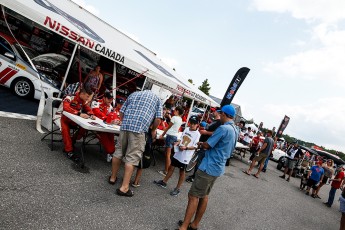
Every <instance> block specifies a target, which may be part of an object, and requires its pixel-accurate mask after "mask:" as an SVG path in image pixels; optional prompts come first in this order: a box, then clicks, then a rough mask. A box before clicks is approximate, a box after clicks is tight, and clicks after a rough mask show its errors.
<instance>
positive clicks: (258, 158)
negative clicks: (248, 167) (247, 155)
mask: <svg viewBox="0 0 345 230" xmlns="http://www.w3.org/2000/svg"><path fill="white" fill-rule="evenodd" d="M266 158H267V154H264V153H260V154H259V156H255V157H254V159H253V160H254V161H257V162H259V164H261V163H263V162H264V161H265V160H266Z"/></svg>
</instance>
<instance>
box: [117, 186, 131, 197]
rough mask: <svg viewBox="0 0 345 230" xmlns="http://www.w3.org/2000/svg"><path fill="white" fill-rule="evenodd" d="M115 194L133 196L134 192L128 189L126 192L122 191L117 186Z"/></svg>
mask: <svg viewBox="0 0 345 230" xmlns="http://www.w3.org/2000/svg"><path fill="white" fill-rule="evenodd" d="M116 194H117V195H119V196H127V197H132V196H134V193H133V191H132V190H130V189H128V191H127V192H122V191H121V190H120V189H119V188H118V189H116Z"/></svg>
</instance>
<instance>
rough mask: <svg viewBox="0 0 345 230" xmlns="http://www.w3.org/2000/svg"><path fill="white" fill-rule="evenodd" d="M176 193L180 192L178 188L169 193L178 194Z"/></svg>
mask: <svg viewBox="0 0 345 230" xmlns="http://www.w3.org/2000/svg"><path fill="white" fill-rule="evenodd" d="M178 194H180V189H178V188H174V190H172V191H171V192H170V195H172V196H178Z"/></svg>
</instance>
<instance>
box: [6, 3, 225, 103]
mask: <svg viewBox="0 0 345 230" xmlns="http://www.w3.org/2000/svg"><path fill="white" fill-rule="evenodd" d="M1 2H2V3H1V4H3V5H4V6H5V7H7V8H9V9H11V10H13V11H15V12H17V13H19V14H21V15H23V16H25V17H27V18H29V19H31V20H33V21H34V22H36V23H38V24H39V25H41V26H43V27H44V28H46V29H48V30H50V31H53V32H56V33H58V34H59V35H61V36H63V37H64V38H66V39H69V40H70V41H72V42H75V43H79V44H80V45H82V46H83V47H85V48H87V49H90V50H92V51H93V52H95V53H97V54H99V55H102V56H104V57H107V58H109V59H110V60H113V61H115V62H117V63H120V64H122V65H124V66H126V67H128V68H131V69H133V70H134V71H136V72H139V73H141V72H144V71H146V70H148V72H146V73H145V76H147V77H148V78H149V80H150V81H151V82H153V83H156V84H158V85H161V86H163V87H165V88H168V89H170V90H171V91H172V92H175V93H176V92H179V93H181V94H183V95H184V96H186V97H189V98H192V99H195V100H197V101H200V102H203V103H205V104H209V105H211V106H219V104H218V103H217V102H215V101H214V100H212V99H211V98H210V97H208V96H207V95H206V94H204V93H203V92H201V91H200V90H199V89H197V88H196V87H195V86H193V85H192V84H191V83H190V82H188V80H187V79H185V78H183V77H182V76H180V75H178V74H177V73H176V72H175V71H174V70H172V69H171V68H170V67H168V66H167V65H165V64H164V63H163V62H162V61H161V60H160V59H159V58H158V57H157V56H156V54H155V53H154V52H152V51H150V50H149V49H147V48H146V47H144V46H143V45H141V44H139V43H138V42H136V41H134V40H133V39H131V38H129V37H128V36H127V35H125V34H124V33H122V32H120V31H119V30H117V29H115V28H114V27H112V26H111V25H109V24H108V23H106V22H104V21H102V20H101V19H100V18H98V17H96V16H95V15H93V14H91V13H90V12H88V11H86V10H85V9H83V8H82V7H81V6H79V5H77V4H76V3H74V2H72V1H70V0H44V1H43V0H34V1H27V0H2V1H1Z"/></svg>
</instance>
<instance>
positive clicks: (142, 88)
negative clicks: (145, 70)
mask: <svg viewBox="0 0 345 230" xmlns="http://www.w3.org/2000/svg"><path fill="white" fill-rule="evenodd" d="M144 77H145V80H144V83H143V87H141V91H143V90H144V88H145V84H146V81H147V76H144Z"/></svg>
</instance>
